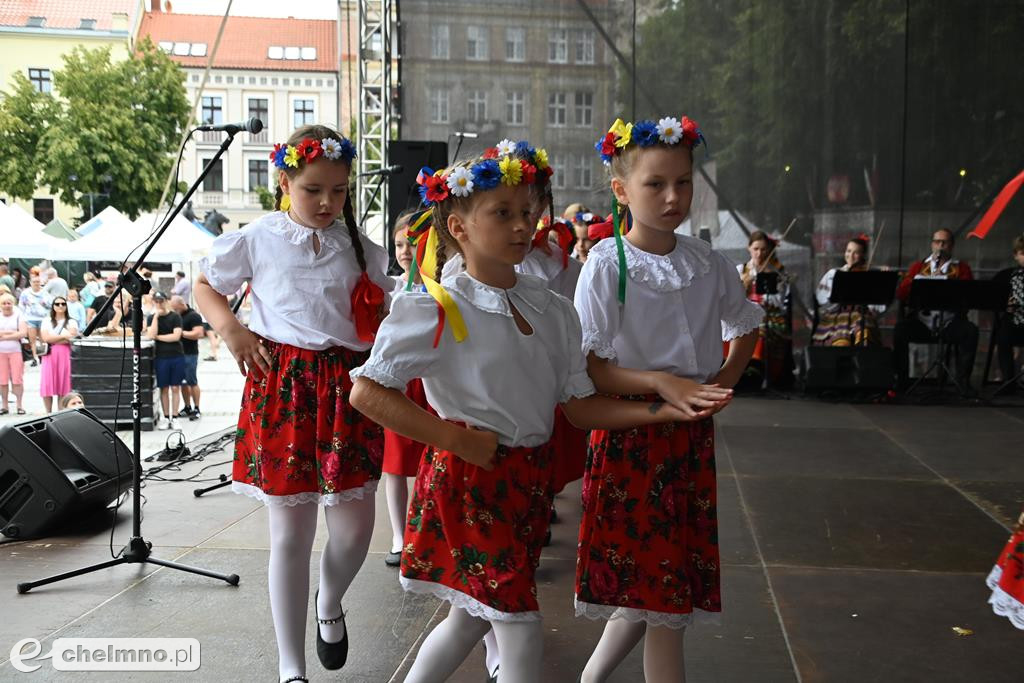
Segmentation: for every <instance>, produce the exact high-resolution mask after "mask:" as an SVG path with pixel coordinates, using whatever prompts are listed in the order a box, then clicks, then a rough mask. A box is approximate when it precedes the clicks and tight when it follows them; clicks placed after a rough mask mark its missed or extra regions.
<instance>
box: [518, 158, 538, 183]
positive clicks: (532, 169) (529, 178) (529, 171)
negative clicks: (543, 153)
mask: <svg viewBox="0 0 1024 683" xmlns="http://www.w3.org/2000/svg"><path fill="white" fill-rule="evenodd" d="M521 168H522V170H523V182H524V183H526V184H527V185H532V184H533V183H534V181H535V180H536V179H537V167H536V166H534V165H533V164H531V163H530V162H528V161H523V162H522V166H521Z"/></svg>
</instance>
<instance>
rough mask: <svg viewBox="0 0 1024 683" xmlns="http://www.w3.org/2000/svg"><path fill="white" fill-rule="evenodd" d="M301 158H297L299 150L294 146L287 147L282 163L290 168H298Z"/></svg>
mask: <svg viewBox="0 0 1024 683" xmlns="http://www.w3.org/2000/svg"><path fill="white" fill-rule="evenodd" d="M301 158H302V157H301V156H299V150H298V149H297V148H296V147H295V146H294V145H288V151H287V152H285V155H284V163H285V164H287V165H288V166H291V167H292V168H298V167H299V159H301Z"/></svg>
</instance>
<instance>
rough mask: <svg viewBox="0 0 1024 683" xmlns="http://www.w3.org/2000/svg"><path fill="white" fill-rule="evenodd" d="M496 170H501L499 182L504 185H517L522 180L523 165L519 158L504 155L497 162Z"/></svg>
mask: <svg viewBox="0 0 1024 683" xmlns="http://www.w3.org/2000/svg"><path fill="white" fill-rule="evenodd" d="M498 170H499V171H500V172H501V182H503V183H504V184H506V185H510V186H511V185H518V184H519V183H520V182H522V180H523V165H522V163H520V161H519V159H513V158H512V157H505V158H504V159H502V160H501V161H500V162H498Z"/></svg>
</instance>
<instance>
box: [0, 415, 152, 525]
mask: <svg viewBox="0 0 1024 683" xmlns="http://www.w3.org/2000/svg"><path fill="white" fill-rule="evenodd" d="M131 479H132V454H131V451H129V450H128V447H127V446H126V445H125V444H124V442H123V441H121V439H120V438H118V436H117V435H116V434H114V432H112V431H111V430H110V429H109V428H108V427H107V426H106V425H104V424H103V423H102V422H100V421H99V420H98V419H97V418H96V417H95V416H93V415H92V413H90V412H89V411H87V410H85V409H78V410H70V411H64V412H60V413H54V414H52V415H47V416H46V417H42V418H36V419H32V420H27V421H24V422H20V423H18V424H13V425H7V426H6V427H4V428H3V429H0V533H3V535H4V536H7V537H8V538H39V537H41V536H43V535H45V534H47V533H48V532H51V531H54V530H56V529H58V528H59V527H60V526H61V524H63V523H66V522H67V521H68V520H70V519H72V518H76V517H81V516H83V515H86V514H89V513H92V512H95V511H98V510H102V509H103V508H104V507H105V506H106V505H107V504H108V503H110V502H111V501H113V500H114V499H116V498H117V496H118V495H119V494H120V492H121V491H123V490H125V489H126V488H127V487H128V486H129V485H130V483H131Z"/></svg>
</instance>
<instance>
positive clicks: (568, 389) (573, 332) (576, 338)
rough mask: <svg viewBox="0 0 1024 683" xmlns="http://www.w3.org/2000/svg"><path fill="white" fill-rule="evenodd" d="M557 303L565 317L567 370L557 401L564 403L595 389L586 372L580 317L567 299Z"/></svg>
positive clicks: (565, 364)
mask: <svg viewBox="0 0 1024 683" xmlns="http://www.w3.org/2000/svg"><path fill="white" fill-rule="evenodd" d="M559 304H560V305H561V306H562V312H563V314H564V315H565V318H566V334H565V341H566V348H565V363H564V367H565V368H567V369H568V372H567V373H566V380H565V384H564V385H563V386H562V392H561V395H560V396H559V398H558V402H559V403H565V402H566V401H568V400H569V399H571V398H586V397H587V396H590V395H591V394H594V393H596V392H597V389H595V388H594V382H593V380H591V379H590V375H589V374H587V357H586V355H585V354H584V353H583V328H582V327H581V326H580V317H579V315H578V314H577V313H576V309H575V308H573V307H572V306H570V305H569V302H568V301H565V300H560V301H559Z"/></svg>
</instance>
